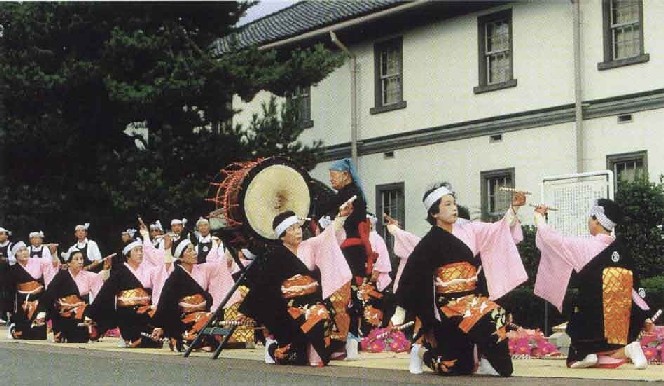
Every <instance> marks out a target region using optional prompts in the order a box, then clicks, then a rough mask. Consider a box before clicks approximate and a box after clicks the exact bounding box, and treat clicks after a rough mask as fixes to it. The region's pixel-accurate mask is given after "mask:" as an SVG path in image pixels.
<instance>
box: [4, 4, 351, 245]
mask: <svg viewBox="0 0 664 386" xmlns="http://www.w3.org/2000/svg"><path fill="white" fill-rule="evenodd" d="M251 4H252V3H247V2H209V3H150V2H134V3H94V2H52V3H46V2H34V3H30V2H25V3H0V25H1V26H2V37H1V38H0V50H2V51H1V52H0V53H1V55H0V85H4V88H2V87H0V88H1V89H2V95H4V97H3V99H2V102H3V103H2V109H1V110H0V111H3V112H4V114H3V115H1V116H0V118H2V122H0V129H2V130H0V146H1V147H2V148H1V150H2V155H3V161H4V163H5V164H6V165H7V167H5V168H4V170H5V173H6V174H5V175H4V176H3V177H4V181H3V184H2V187H0V199H1V200H2V202H5V203H10V205H7V206H6V207H5V208H3V209H4V213H0V214H4V219H0V220H3V221H4V222H3V224H2V225H5V226H7V227H10V228H11V229H12V230H14V231H15V232H16V234H17V236H18V238H23V237H25V235H26V234H27V232H29V231H31V230H35V229H43V230H44V231H45V232H46V233H47V235H48V239H49V240H54V239H55V240H57V239H65V238H66V239H70V238H71V233H72V229H73V226H74V225H75V224H78V223H81V222H83V221H89V222H91V223H92V224H93V226H92V228H91V230H92V232H93V233H92V237H94V238H104V237H108V238H113V239H115V237H114V233H113V232H118V231H119V230H120V229H125V228H126V227H127V226H128V225H134V224H135V222H134V221H135V215H136V214H137V213H141V214H142V215H143V216H144V217H145V219H146V220H150V221H151V220H154V219H155V218H161V219H162V220H167V219H168V218H169V216H183V215H185V214H186V215H187V216H198V215H203V214H207V212H208V211H209V209H211V208H209V207H206V204H205V202H204V201H203V198H204V197H205V196H206V195H207V190H208V182H209V181H210V180H212V179H213V177H214V176H215V175H216V174H217V173H218V171H219V169H220V168H221V167H223V166H225V165H227V164H228V163H230V162H234V161H239V160H245V159H248V158H251V157H252V154H263V153H265V154H266V155H267V154H270V153H271V152H272V153H274V152H278V151H281V150H283V149H286V150H287V153H288V154H289V155H293V156H296V155H297V154H298V153H299V152H300V151H303V152H304V154H305V156H303V159H304V160H305V161H306V162H307V165H308V166H309V167H311V166H312V165H313V164H315V155H314V152H308V149H306V148H304V147H302V146H301V145H300V144H298V143H297V141H296V136H297V135H298V134H299V132H297V131H296V130H291V131H289V129H288V128H287V127H286V126H283V125H282V126H281V128H280V129H279V131H278V132H276V133H277V134H278V135H284V137H283V141H282V142H280V141H279V139H278V138H273V139H270V140H261V141H258V142H253V141H248V142H242V138H243V137H245V138H246V137H247V135H248V134H246V133H244V132H242V133H241V132H238V131H236V130H235V129H229V130H222V124H221V123H222V122H227V121H228V120H230V119H231V118H232V116H233V114H234V111H233V110H232V109H231V108H230V106H229V101H230V100H231V97H232V95H234V94H237V95H240V96H241V97H242V98H244V99H245V100H250V99H252V98H253V96H254V95H255V93H256V92H258V91H259V90H267V91H271V92H274V93H276V94H279V95H283V94H284V93H285V92H287V91H289V90H292V89H293V88H294V87H295V86H297V85H310V84H313V83H316V82H318V81H320V80H322V79H324V78H325V77H326V76H327V75H328V74H329V72H331V71H332V70H334V69H335V68H336V67H337V66H339V65H340V64H341V63H343V60H344V58H343V56H341V55H338V54H332V53H331V52H329V51H328V50H327V49H325V48H324V47H322V46H317V47H314V48H311V49H306V50H294V51H291V52H282V53H279V52H275V51H259V50H258V49H256V48H249V49H245V50H238V51H235V52H229V53H225V54H224V55H222V56H219V55H218V53H217V52H216V51H215V50H214V49H212V47H215V44H214V42H215V40H216V39H218V38H219V37H221V36H225V35H227V34H228V33H230V32H232V31H233V30H234V28H235V27H234V25H235V23H236V22H237V20H238V18H239V15H241V14H242V12H243V11H244V10H246V9H247V8H248V7H249V6H250V5H251ZM211 15H213V16H214V17H211ZM134 122H144V123H145V125H146V127H147V129H148V130H149V140H148V141H147V144H146V150H139V149H137V148H136V147H135V145H134V139H133V138H130V137H128V136H127V135H126V134H125V133H124V131H125V129H126V128H127V125H128V124H130V123H134ZM261 135H266V134H261ZM280 144H281V145H280ZM266 146H268V147H269V146H275V147H277V149H276V150H275V149H270V148H265V147H266ZM279 146H281V148H279ZM116 234H117V233H116ZM103 241H104V240H102V242H103Z"/></svg>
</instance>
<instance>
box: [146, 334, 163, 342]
mask: <svg viewBox="0 0 664 386" xmlns="http://www.w3.org/2000/svg"><path fill="white" fill-rule="evenodd" d="M141 336H142V337H145V338H148V339H150V340H151V341H153V342H166V341H167V340H168V339H167V338H161V339H155V338H153V337H152V335H150V334H148V333H147V332H141Z"/></svg>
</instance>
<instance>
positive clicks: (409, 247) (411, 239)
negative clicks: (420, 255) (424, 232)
mask: <svg viewBox="0 0 664 386" xmlns="http://www.w3.org/2000/svg"><path fill="white" fill-rule="evenodd" d="M392 236H394V254H395V255H397V256H399V258H401V259H407V258H408V256H410V254H411V253H413V249H415V246H416V245H417V244H418V243H419V242H420V240H421V238H420V237H418V236H415V235H414V234H412V233H410V232H406V231H405V230H403V229H397V230H396V231H395V232H394V233H392Z"/></svg>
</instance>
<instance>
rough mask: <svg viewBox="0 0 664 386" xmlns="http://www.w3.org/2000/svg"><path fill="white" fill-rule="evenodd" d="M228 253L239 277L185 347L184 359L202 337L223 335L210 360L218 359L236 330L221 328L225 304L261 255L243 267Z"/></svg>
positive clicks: (233, 328) (235, 255) (232, 254)
mask: <svg viewBox="0 0 664 386" xmlns="http://www.w3.org/2000/svg"><path fill="white" fill-rule="evenodd" d="M229 251H230V253H231V256H232V257H233V260H235V263H236V264H237V265H238V267H240V272H241V274H240V277H239V278H238V279H237V280H236V281H235V284H233V287H231V289H230V291H228V293H227V294H226V297H224V300H222V301H221V304H219V307H218V308H217V310H216V311H215V312H214V314H212V317H210V320H208V322H207V323H206V324H205V327H203V328H202V329H201V331H200V332H199V333H198V335H197V336H196V339H194V341H193V342H192V343H191V344H190V345H189V347H187V350H186V351H185V352H184V357H185V358H187V357H188V356H189V354H191V351H192V350H193V348H194V347H196V346H197V345H198V344H199V343H200V342H201V340H203V337H204V336H220V335H223V336H224V339H223V340H222V341H221V343H219V346H218V347H217V349H216V350H215V351H214V353H213V354H212V359H217V358H218V357H219V354H221V350H223V348H224V346H225V345H226V343H228V340H229V339H230V338H231V336H232V335H233V333H234V332H235V330H236V329H237V328H238V326H237V325H234V326H230V327H223V324H221V323H220V322H221V321H222V319H223V316H224V306H225V305H226V303H228V301H229V300H230V298H231V296H233V294H234V293H235V291H237V289H238V287H239V286H241V285H242V284H244V282H245V280H246V278H247V274H248V273H249V270H250V269H251V267H253V266H254V264H257V263H259V260H261V259H262V254H261V255H258V256H256V257H255V258H254V259H253V260H252V261H251V263H249V264H248V265H247V266H246V267H245V266H244V265H243V264H242V262H241V261H240V259H239V257H238V256H237V253H235V252H234V251H233V250H232V249H231V248H229ZM259 264H260V263H259ZM220 326H221V327H220Z"/></svg>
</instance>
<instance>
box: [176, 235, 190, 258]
mask: <svg viewBox="0 0 664 386" xmlns="http://www.w3.org/2000/svg"><path fill="white" fill-rule="evenodd" d="M189 244H191V241H189V239H184V240H182V241H180V244H178V246H177V247H175V253H174V254H173V257H175V258H176V259H179V258H180V256H182V252H184V249H185V248H187V245H189Z"/></svg>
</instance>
